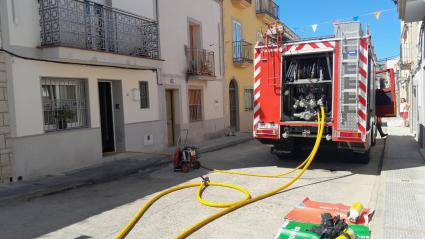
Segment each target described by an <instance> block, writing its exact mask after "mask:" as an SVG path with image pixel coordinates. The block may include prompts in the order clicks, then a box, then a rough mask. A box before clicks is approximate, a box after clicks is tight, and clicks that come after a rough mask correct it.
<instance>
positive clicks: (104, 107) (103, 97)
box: [98, 81, 115, 153]
mask: <svg viewBox="0 0 425 239" xmlns="http://www.w3.org/2000/svg"><path fill="white" fill-rule="evenodd" d="M98 87H99V111H100V128H101V132H102V151H103V152H104V153H107V152H114V151H115V137H114V135H115V133H114V115H113V108H112V106H113V102H112V97H113V96H112V82H108V81H99V82H98Z"/></svg>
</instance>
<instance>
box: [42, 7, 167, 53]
mask: <svg viewBox="0 0 425 239" xmlns="http://www.w3.org/2000/svg"><path fill="white" fill-rule="evenodd" d="M39 12H40V26H41V47H43V48H51V47H68V48H77V49H83V50H93V51H99V52H106V53H114V54H119V55H125V56H134V57H143V58H150V59H158V58H159V37H158V23H157V22H156V21H153V20H150V19H146V18H144V17H141V16H137V15H134V14H132V13H128V12H124V11H121V10H118V9H114V8H111V7H107V6H103V5H99V4H96V3H94V2H91V1H87V0H86V1H83V0H40V8H39Z"/></svg>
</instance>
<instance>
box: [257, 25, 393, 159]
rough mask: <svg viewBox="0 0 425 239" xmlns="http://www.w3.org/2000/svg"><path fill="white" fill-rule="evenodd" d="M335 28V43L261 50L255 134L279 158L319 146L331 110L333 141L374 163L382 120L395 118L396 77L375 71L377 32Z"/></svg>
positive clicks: (327, 133) (328, 129) (328, 130)
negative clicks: (321, 120) (321, 116)
mask: <svg viewBox="0 0 425 239" xmlns="http://www.w3.org/2000/svg"><path fill="white" fill-rule="evenodd" d="M334 27H335V30H334V33H335V35H334V36H332V37H323V38H316V39H309V40H301V41H296V42H286V43H284V44H264V45H258V46H257V47H256V48H255V59H254V122H253V133H254V137H255V138H256V139H257V140H259V141H260V142H262V143H264V144H271V145H273V147H272V152H273V153H275V154H277V155H278V156H285V155H286V154H287V153H288V152H295V151H297V149H298V148H299V146H301V145H304V144H308V141H313V140H314V138H315V137H316V135H317V129H318V127H317V113H318V112H319V110H320V108H321V107H324V109H325V114H326V118H325V129H324V133H323V135H324V136H323V137H324V138H325V139H326V141H327V142H328V143H330V144H333V145H335V146H336V147H337V148H338V149H343V150H349V151H352V152H354V153H355V155H358V157H359V158H361V159H362V160H363V161H368V160H369V149H370V147H371V146H372V145H373V144H374V142H375V138H376V132H377V131H376V124H377V122H378V121H377V117H380V116H393V115H395V88H394V72H393V71H385V72H376V69H375V68H376V57H375V54H374V50H373V46H372V44H371V36H370V34H369V33H367V34H365V33H364V32H363V30H362V27H361V24H360V23H359V22H347V23H338V24H335V25H334ZM391 72H392V73H391ZM377 75H379V76H380V78H379V80H381V81H382V79H381V78H385V80H384V81H385V82H386V83H388V85H389V86H388V87H387V86H384V85H382V86H383V88H382V89H381V87H379V85H378V83H379V81H378V80H377ZM377 96H378V97H377ZM377 99H378V101H379V102H377ZM378 103H379V104H378Z"/></svg>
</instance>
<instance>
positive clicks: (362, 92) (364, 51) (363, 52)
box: [357, 38, 368, 141]
mask: <svg viewBox="0 0 425 239" xmlns="http://www.w3.org/2000/svg"><path fill="white" fill-rule="evenodd" d="M367 56H368V45H367V39H366V38H361V39H360V51H359V59H360V60H359V73H358V74H359V78H358V79H359V80H358V81H359V82H358V89H359V91H358V96H357V97H358V102H359V105H358V110H357V119H358V130H359V132H360V133H361V136H362V140H363V141H366V119H367V114H366V112H367V77H368V65H367V63H368V59H367Z"/></svg>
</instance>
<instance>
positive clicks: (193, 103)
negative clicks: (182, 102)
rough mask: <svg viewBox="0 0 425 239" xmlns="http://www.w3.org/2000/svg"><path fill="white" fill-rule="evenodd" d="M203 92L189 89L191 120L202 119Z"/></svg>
mask: <svg viewBox="0 0 425 239" xmlns="http://www.w3.org/2000/svg"><path fill="white" fill-rule="evenodd" d="M201 96H202V92H201V90H193V89H190V90H189V118H190V121H192V122H193V121H201V120H202V99H201Z"/></svg>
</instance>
